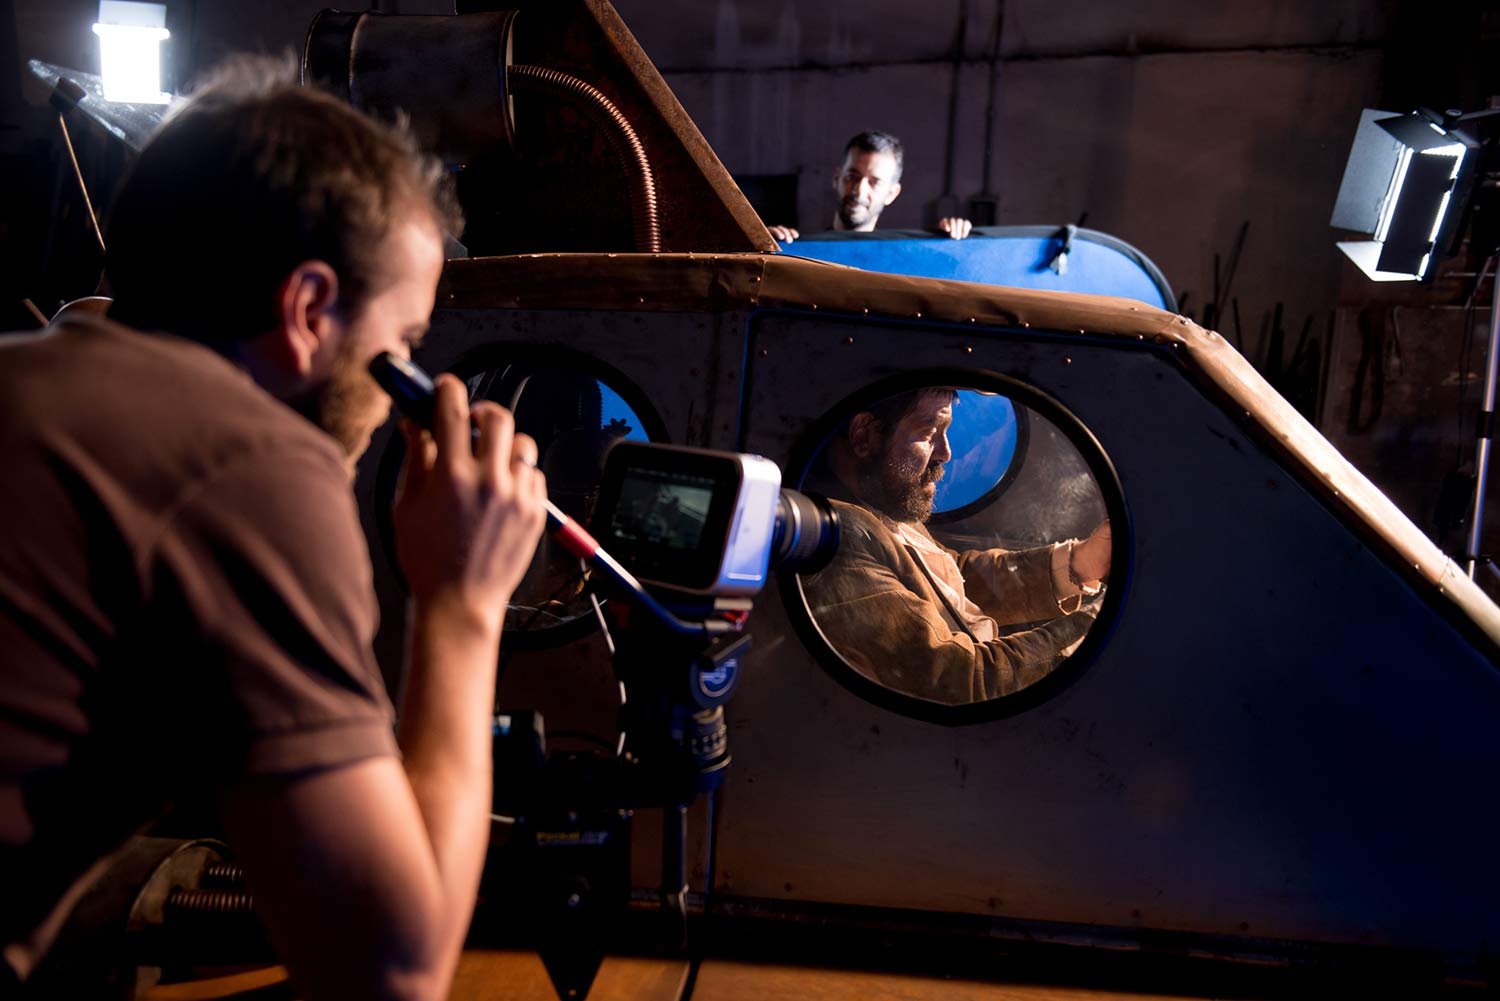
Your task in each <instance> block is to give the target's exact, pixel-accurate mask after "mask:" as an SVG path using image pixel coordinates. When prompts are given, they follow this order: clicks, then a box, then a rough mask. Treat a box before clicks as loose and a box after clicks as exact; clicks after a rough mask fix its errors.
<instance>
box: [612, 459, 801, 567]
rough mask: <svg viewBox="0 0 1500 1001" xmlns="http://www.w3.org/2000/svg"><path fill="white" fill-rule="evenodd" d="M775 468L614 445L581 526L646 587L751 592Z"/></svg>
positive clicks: (762, 557)
mask: <svg viewBox="0 0 1500 1001" xmlns="http://www.w3.org/2000/svg"><path fill="white" fill-rule="evenodd" d="M780 494H781V470H780V469H779V468H777V466H776V464H775V463H774V462H772V461H770V460H769V459H764V458H761V457H760V456H758V455H741V454H738V453H734V452H714V451H709V450H707V449H699V448H684V447H679V446H665V445H643V444H636V443H632V442H620V443H618V444H616V445H615V446H614V447H613V448H612V449H610V452H609V457H608V458H607V459H606V461H605V466H604V480H603V482H602V483H601V484H600V487H599V504H598V507H597V508H596V509H595V511H594V518H593V521H592V522H591V524H590V529H591V531H592V532H593V533H594V535H595V536H596V537H597V538H598V540H599V544H600V545H601V546H603V547H604V548H605V549H606V550H608V551H609V552H610V553H612V554H614V555H615V556H616V557H617V558H618V559H619V560H620V562H622V563H623V564H625V566H626V567H628V568H629V569H630V571H631V572H632V573H634V574H635V575H636V576H638V577H640V578H641V579H642V580H643V581H645V582H646V583H650V584H659V585H662V586H664V587H670V588H675V589H677V590H680V591H688V592H692V593H695V594H715V595H746V594H754V593H756V592H757V591H759V590H760V588H761V586H762V585H763V584H764V583H765V579H766V573H767V569H768V566H769V563H770V556H771V543H772V540H773V536H774V531H775V522H776V510H777V505H778V503H779V500H780Z"/></svg>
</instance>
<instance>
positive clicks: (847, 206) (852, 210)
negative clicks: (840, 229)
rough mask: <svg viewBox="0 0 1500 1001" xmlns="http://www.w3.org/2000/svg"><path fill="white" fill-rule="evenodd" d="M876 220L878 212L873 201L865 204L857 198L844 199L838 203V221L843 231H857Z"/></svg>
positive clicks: (878, 216)
mask: <svg viewBox="0 0 1500 1001" xmlns="http://www.w3.org/2000/svg"><path fill="white" fill-rule="evenodd" d="M878 218H880V210H879V209H877V208H876V207H875V203H874V202H873V201H872V202H869V203H868V204H867V203H865V202H862V201H860V200H859V199H858V198H845V199H844V200H843V201H842V202H840V203H839V221H840V222H842V223H843V224H844V228H845V229H857V228H858V227H860V226H863V225H865V224H866V223H870V222H874V221H875V220H876V219H878Z"/></svg>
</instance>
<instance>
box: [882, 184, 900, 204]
mask: <svg viewBox="0 0 1500 1001" xmlns="http://www.w3.org/2000/svg"><path fill="white" fill-rule="evenodd" d="M900 193H901V182H900V181H897V182H896V183H895V184H892V185H891V193H890V194H888V195H886V196H885V203H886V204H887V205H889V204H890V203H891V202H893V201H895V200H896V196H897V195H899V194H900Z"/></svg>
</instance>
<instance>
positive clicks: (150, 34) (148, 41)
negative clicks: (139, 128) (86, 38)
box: [94, 0, 172, 104]
mask: <svg viewBox="0 0 1500 1001" xmlns="http://www.w3.org/2000/svg"><path fill="white" fill-rule="evenodd" d="M166 25H167V7H166V5H165V4H159V3H134V2H129V0H100V4H99V21H98V23H97V24H95V25H94V34H96V35H98V36H99V66H100V75H101V76H102V77H103V78H104V99H105V100H106V101H120V102H125V103H130V104H166V103H167V102H169V101H170V100H171V99H172V95H171V94H165V93H163V92H162V89H161V43H162V42H163V41H164V40H165V39H167V38H169V37H170V32H168V31H167V27H166Z"/></svg>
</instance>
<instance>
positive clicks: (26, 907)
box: [0, 320, 395, 947]
mask: <svg viewBox="0 0 1500 1001" xmlns="http://www.w3.org/2000/svg"><path fill="white" fill-rule="evenodd" d="M375 626H376V608H375V601H374V593H373V588H372V582H371V571H370V563H369V554H368V550H367V548H366V545H365V541H364V537H363V535H362V534H361V531H360V527H359V518H358V512H357V510H356V507H355V503H354V498H353V495H352V493H351V491H350V488H349V481H348V476H347V472H346V469H345V466H344V464H343V457H342V454H341V452H340V450H339V448H338V446H337V445H336V444H335V442H334V441H333V439H332V438H330V437H329V436H328V435H326V434H325V433H323V432H322V431H321V430H320V429H319V428H317V427H316V426H315V425H313V424H312V423H311V422H310V421H308V420H306V419H305V418H303V417H302V416H300V415H299V414H297V413H296V412H295V411H293V410H292V409H290V408H289V407H287V406H286V405H285V404H283V403H281V402H280V401H278V400H276V399H274V398H272V397H271V396H269V395H268V394H267V393H265V392H264V391H262V390H261V389H260V388H259V387H258V386H257V385H256V384H255V383H254V382H253V381H252V380H251V379H250V378H249V377H248V376H247V375H246V374H245V373H244V372H243V371H241V370H240V369H239V368H237V367H236V366H234V365H233V364H231V363H230V362H229V361H227V360H226V359H225V358H223V357H222V356H220V355H219V354H217V353H215V352H213V351H211V350H209V349H208V348H205V347H203V346H202V345H199V344H196V343H193V342H190V341H186V340H182V339H179V338H176V337H172V336H168V335H162V334H143V333H138V332H136V331H132V330H128V329H126V328H123V327H120V326H118V325H112V324H109V323H107V322H105V321H102V320H80V321H77V322H72V323H65V324H63V325H61V327H60V328H59V329H56V330H55V331H52V332H48V333H44V334H41V335H36V336H22V335H12V336H9V337H4V338H0V888H3V889H0V947H4V946H6V944H7V943H14V942H18V941H22V940H24V939H26V938H27V937H28V936H32V935H33V934H34V933H35V931H36V929H37V928H38V927H39V926H40V925H41V924H42V923H43V921H44V919H45V918H46V917H47V916H48V914H49V912H50V911H51V910H52V909H53V908H54V907H55V905H56V904H57V902H58V900H59V899H61V898H62V897H63V895H64V894H65V892H66V891H67V890H68V888H69V887H70V886H71V885H72V884H73V883H74V882H75V881H77V880H78V879H79V877H80V875H81V874H82V873H84V872H85V871H86V870H87V868H88V867H89V866H90V864H91V863H93V862H95V861H96V860H97V859H99V858H100V857H102V856H103V855H104V854H106V853H107V852H109V851H110V850H111V849H113V848H114V847H115V846H116V845H117V844H119V843H120V842H121V841H122V840H123V839H124V838H125V837H127V836H128V835H129V834H130V833H132V832H133V831H135V830H137V829H138V828H139V827H140V826H141V825H143V824H144V823H146V822H148V821H149V820H151V819H152V818H153V817H154V816H156V815H158V814H159V813H160V812H161V811H162V809H163V808H164V807H165V806H166V805H167V804H169V803H170V802H171V801H172V800H173V798H174V797H176V796H178V795H180V794H181V793H182V792H183V791H185V790H192V789H197V790H211V789H212V788H213V787H214V786H215V785H218V784H222V783H225V782H231V781H235V780H238V779H243V778H247V777H253V776H271V775H285V774H291V773H296V772H301V771H306V770H310V769H321V768H329V767H333V766H337V765H341V764H346V763H349V762H352V761H355V760H359V759H362V758H367V757H370V756H373V755H386V754H394V753H395V741H394V738H393V736H392V731H391V718H392V712H391V705H390V701H389V699H388V697H387V695H386V692H385V689H384V686H383V683H382V681H381V677H380V672H379V670H378V668H377V666H376V664H375V661H374V657H373V654H372V652H371V641H372V639H373V637H374V633H375ZM33 944H35V943H33Z"/></svg>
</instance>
